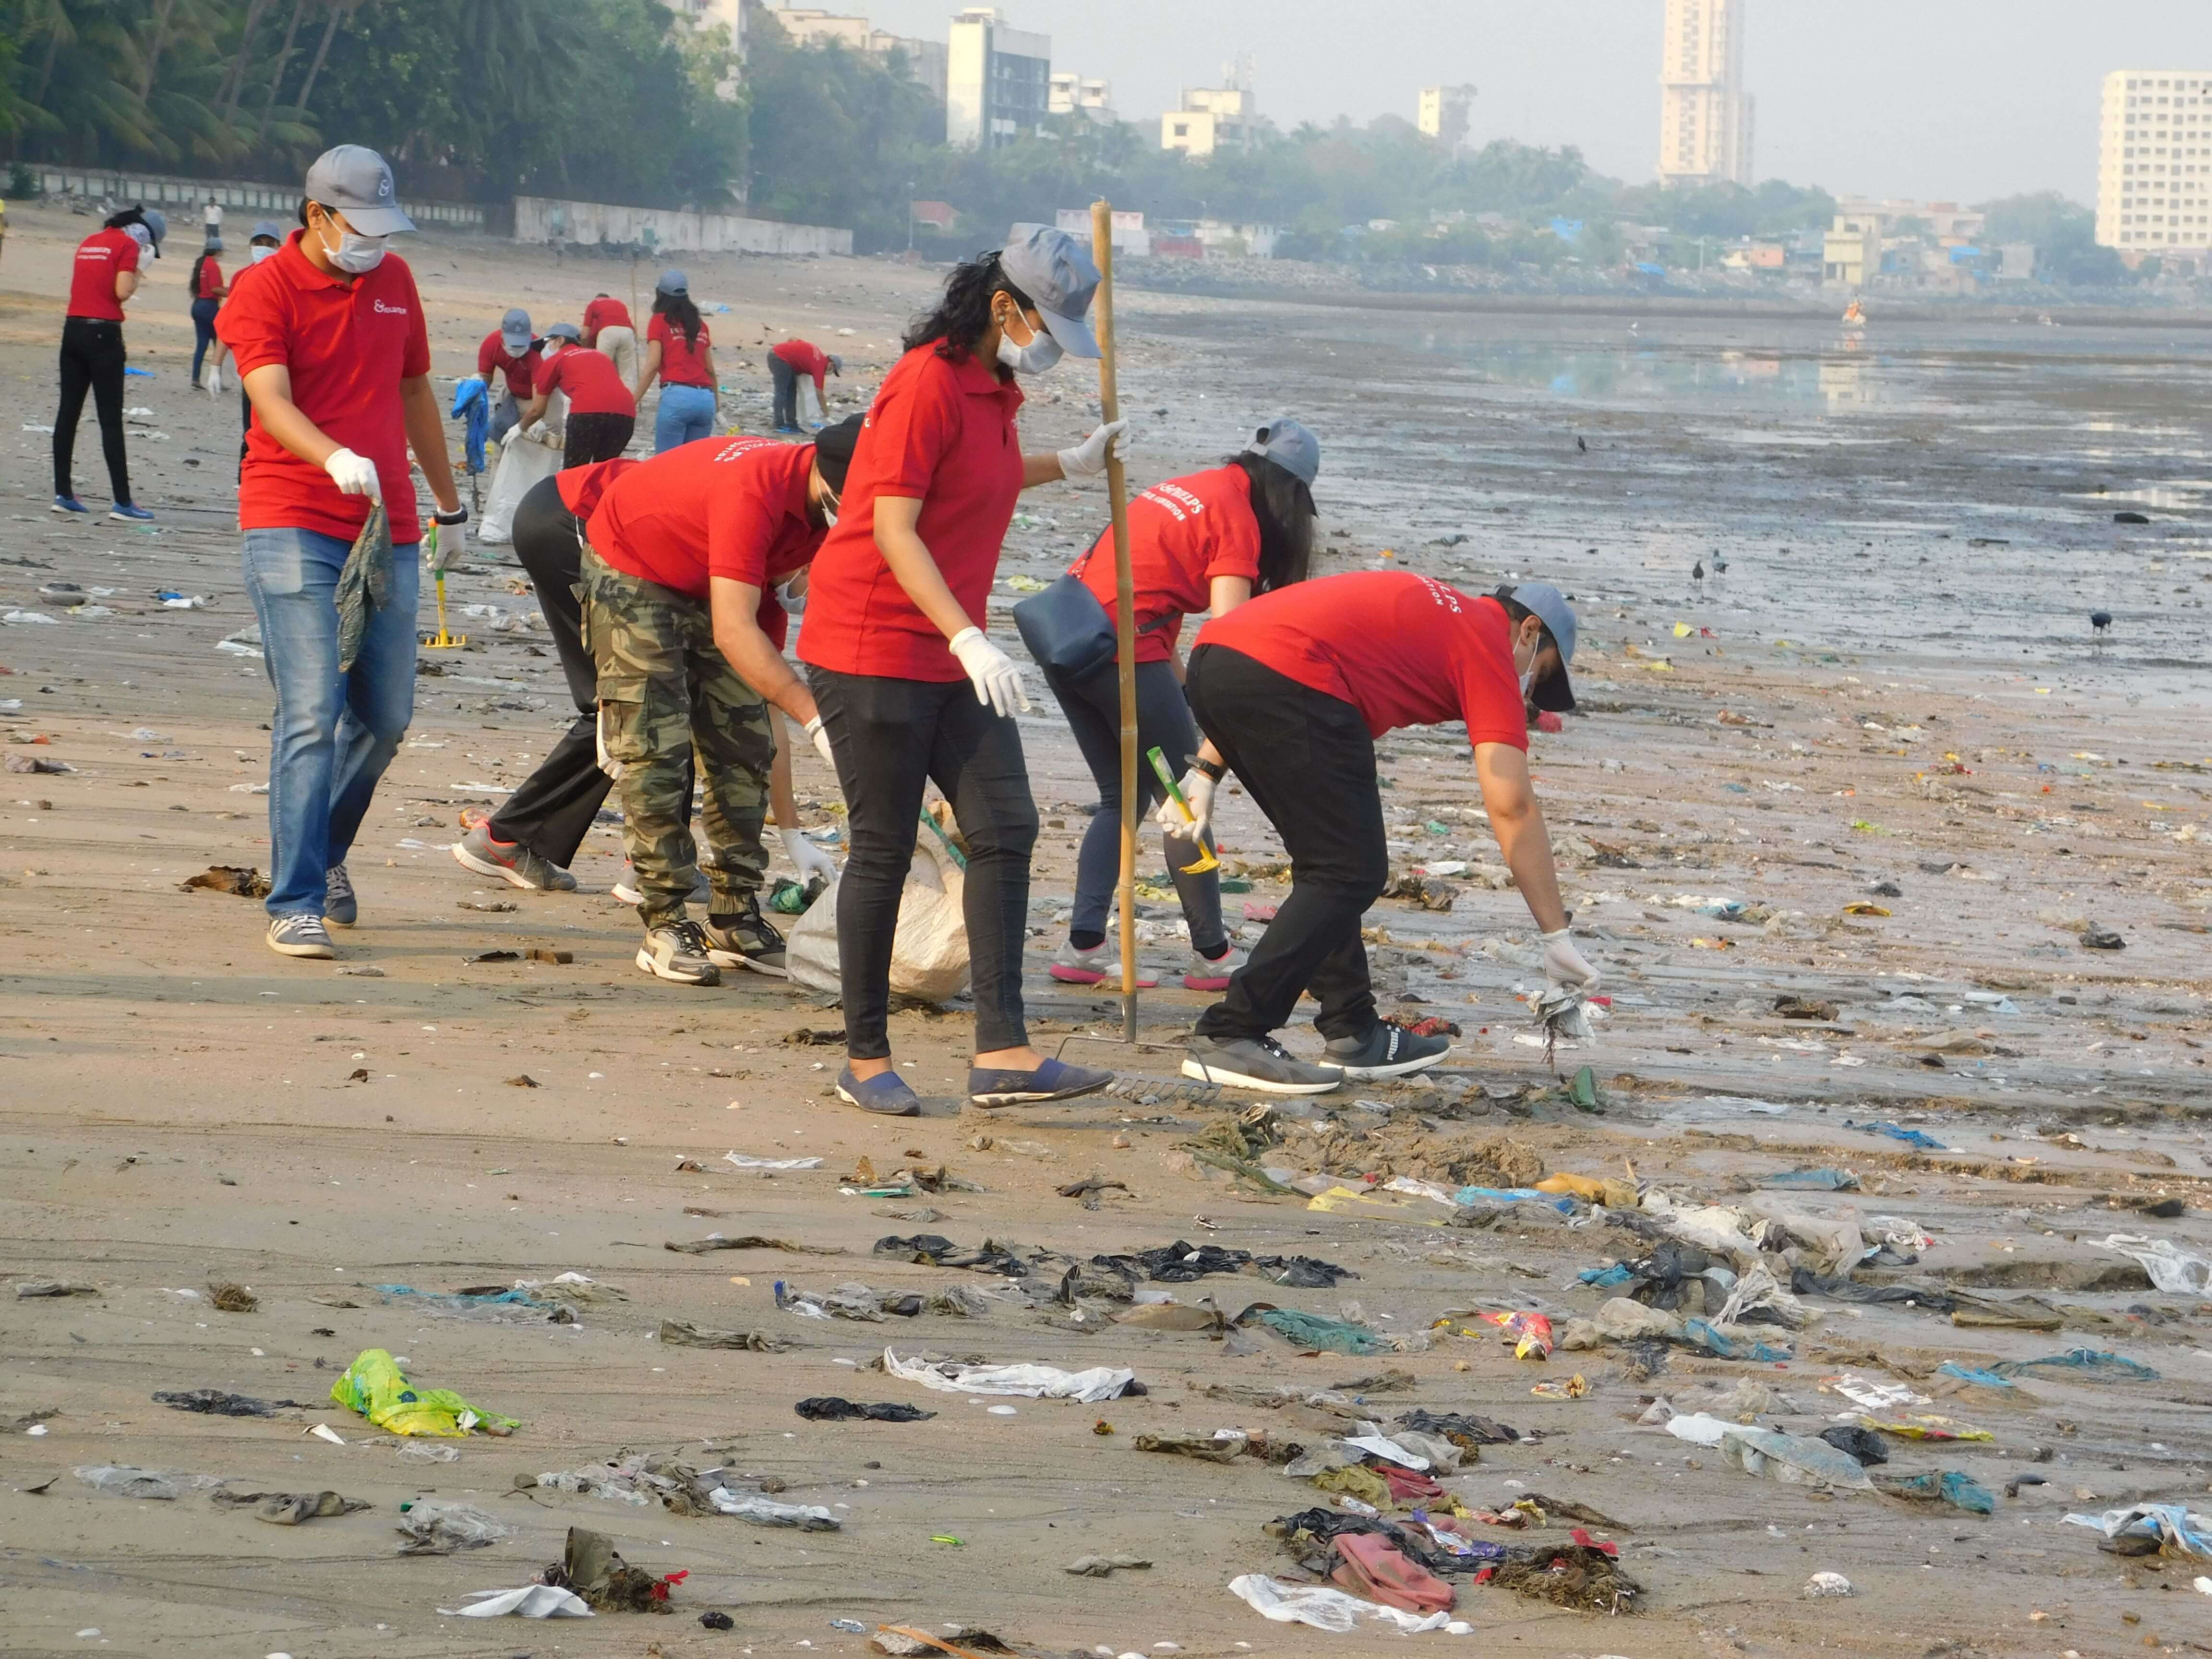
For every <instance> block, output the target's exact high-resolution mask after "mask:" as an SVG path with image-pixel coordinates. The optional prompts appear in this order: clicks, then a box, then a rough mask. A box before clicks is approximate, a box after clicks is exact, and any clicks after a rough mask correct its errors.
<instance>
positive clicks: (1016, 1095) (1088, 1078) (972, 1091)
mask: <svg viewBox="0 0 2212 1659" xmlns="http://www.w3.org/2000/svg"><path fill="white" fill-rule="evenodd" d="M1113 1080H1114V1073H1111V1072H1102V1071H1099V1070H1098V1069H1097V1067H1095V1066H1070V1065H1068V1064H1067V1063H1066V1061H1065V1060H1046V1061H1045V1063H1044V1064H1043V1065H1042V1066H1038V1067H1037V1068H1036V1070H1035V1071H1034V1072H1002V1071H998V1070H995V1069H993V1070H986V1069H985V1068H984V1067H982V1066H969V1069H968V1098H969V1100H971V1101H973V1102H975V1104H976V1105H978V1106H1033V1105H1036V1103H1039V1102H1041V1101H1047V1100H1073V1099H1074V1098H1075V1097H1076V1096H1078V1095H1090V1094H1096V1093H1097V1092H1098V1091H1099V1090H1101V1089H1103V1088H1104V1087H1105V1086H1106V1085H1108V1084H1109V1083H1111V1082H1112V1081H1113Z"/></svg>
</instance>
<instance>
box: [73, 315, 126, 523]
mask: <svg viewBox="0 0 2212 1659" xmlns="http://www.w3.org/2000/svg"><path fill="white" fill-rule="evenodd" d="M123 363H124V350H123V325H122V324H120V323H111V322H106V321H104V320H102V319H100V318H97V317H69V318H65V319H63V322H62V357H61V371H62V406H61V410H60V412H59V413H58V414H57V415H56V416H54V494H55V495H76V487H75V486H74V485H73V484H71V483H70V458H71V456H72V455H73V454H74V453H76V423H77V422H78V420H79V419H80V418H81V417H82V416H83V414H84V394H85V393H86V392H87V391H89V392H91V393H92V403H93V407H94V409H95V410H98V411H99V413H100V449H101V450H102V451H103V452H104V453H106V456H107V486H108V495H109V497H110V499H111V500H112V501H114V503H115V505H116V506H118V507H126V506H128V505H129V504H130V501H131V467H130V464H129V463H128V462H127V461H126V460H125V457H124V453H123Z"/></svg>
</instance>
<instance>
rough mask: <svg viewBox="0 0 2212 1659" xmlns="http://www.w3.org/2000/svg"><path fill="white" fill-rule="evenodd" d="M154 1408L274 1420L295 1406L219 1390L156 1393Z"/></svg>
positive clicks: (288, 1402)
mask: <svg viewBox="0 0 2212 1659" xmlns="http://www.w3.org/2000/svg"><path fill="white" fill-rule="evenodd" d="M154 1403H155V1405H157V1406H167V1407H168V1408H169V1409H170V1410H171V1411H178V1412H202V1413H206V1414H207V1415H208V1416H210V1417H274V1416H276V1413H277V1412H278V1411H280V1410H285V1409H289V1408H292V1407H298V1406H299V1405H300V1404H301V1402H300V1401H297V1400H256V1399H254V1398H252V1396H251V1395H243V1394H226V1393H224V1392H223V1391H222V1389H183V1390H181V1391H179V1392H178V1393H174V1394H157V1395H155V1396H154Z"/></svg>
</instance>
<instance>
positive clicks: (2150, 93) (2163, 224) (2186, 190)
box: [2097, 70, 2212, 255]
mask: <svg viewBox="0 0 2212 1659" xmlns="http://www.w3.org/2000/svg"><path fill="white" fill-rule="evenodd" d="M2098 152H2099V153H2098V161H2097V240H2098V241H2099V242H2100V243H2101V244H2103V245H2104V246H2106V247H2110V248H2118V250H2119V251H2120V252H2123V253H2174V252H2186V253H2190V254H2191V255H2203V254H2204V253H2205V252H2207V251H2208V250H2212V70H2113V71H2112V73H2111V74H2110V75H2107V76H2106V77H2105V97H2104V111H2103V115H2102V118H2101V120H2100V124H2099V140H2098Z"/></svg>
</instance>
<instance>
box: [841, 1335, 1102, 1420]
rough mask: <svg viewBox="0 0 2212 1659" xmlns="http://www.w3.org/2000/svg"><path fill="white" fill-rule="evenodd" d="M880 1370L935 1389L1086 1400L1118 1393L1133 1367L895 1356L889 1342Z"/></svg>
mask: <svg viewBox="0 0 2212 1659" xmlns="http://www.w3.org/2000/svg"><path fill="white" fill-rule="evenodd" d="M884 1370H885V1371H886V1372H887V1373H889V1374H890V1376H900V1377H904V1378H905V1379H906V1380H907V1381H908V1382H909V1383H921V1386H922V1387H923V1388H925V1389H936V1390H937V1391H938V1392H939V1393H940V1394H1000V1395H1006V1394H1011V1395H1022V1396H1024V1398H1026V1399H1030V1400H1079V1401H1082V1402H1083V1403H1084V1404H1085V1405H1086V1406H1095V1405H1097V1403H1098V1402H1099V1401H1102V1400H1118V1399H1120V1398H1121V1392H1122V1390H1123V1389H1127V1387H1128V1386H1129V1384H1130V1383H1133V1382H1135V1381H1136V1379H1137V1374H1136V1372H1134V1371H1133V1370H1127V1369H1126V1368H1123V1369H1116V1368H1115V1367H1113V1366H1110V1365H1095V1366H1093V1367H1092V1368H1091V1370H1087V1371H1064V1370H1060V1368H1059V1367H1057V1366H1054V1365H963V1364H960V1363H959V1362H958V1361H957V1360H951V1359H947V1360H942V1361H939V1363H938V1364H930V1363H929V1361H927V1360H926V1359H901V1358H899V1357H898V1355H897V1354H896V1353H894V1352H892V1351H891V1350H890V1349H889V1348H885V1349H884Z"/></svg>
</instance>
